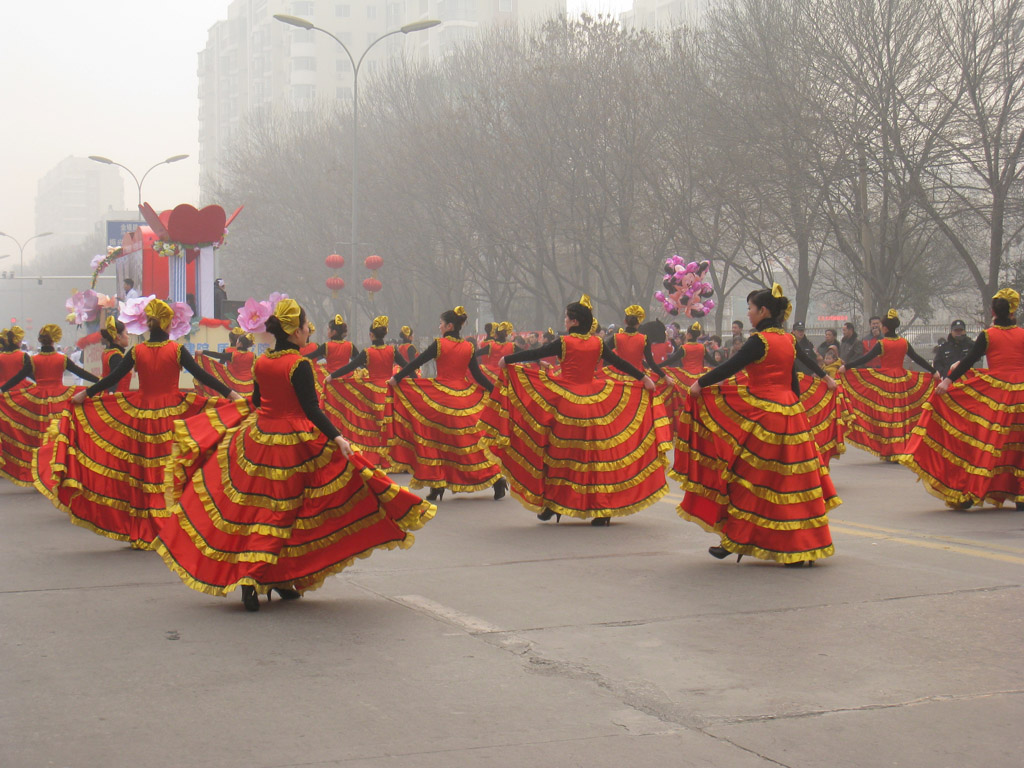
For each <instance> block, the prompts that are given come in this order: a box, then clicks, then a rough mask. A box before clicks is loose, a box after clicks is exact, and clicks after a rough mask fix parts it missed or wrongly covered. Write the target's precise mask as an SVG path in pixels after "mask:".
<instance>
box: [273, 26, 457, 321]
mask: <svg viewBox="0 0 1024 768" xmlns="http://www.w3.org/2000/svg"><path fill="white" fill-rule="evenodd" d="M274 18H275V19H277V20H278V21H280V22H283V23H285V24H290V25H291V26H293V27H298V28H299V29H306V30H309V29H315V30H316V31H317V32H323V33H324V34H325V35H327V36H328V37H330V38H331V39H332V40H334V42H336V43H337V44H338V45H340V46H341V47H342V50H344V51H345V53H346V54H347V55H348V59H349V61H350V62H352V248H351V262H352V268H353V269H355V266H356V263H357V261H356V260H357V259H358V258H359V236H358V227H359V68H360V67H361V66H362V64H363V59H365V58H366V54H368V53H369V52H370V49H371V48H373V46H375V45H376V44H377V43H379V42H380V41H381V40H383V39H384V38H386V37H391V36H392V35H398V34H402V35H408V34H411V33H413V32H422V31H424V30H426V29H432V28H433V27H436V26H438V25H439V24H440V23H441V22H440V21H438V20H437V19H423V20H421V21H414V22H412V23H411V24H405V25H403V26H401V27H399V28H398V29H393V30H391V31H390V32H385V33H384V34H383V35H381V36H380V37H378V38H377V39H376V40H374V41H373V42H372V43H370V44H369V45H368V46H366V49H365V50H364V51H363V53H362V55H361V56H360V57H359V60H358V61H357V60H356V57H355V56H353V55H352V51H350V50H349V49H348V46H347V45H345V44H344V43H343V42H341V40H339V39H338V37H337V36H336V35H334V34H333V33H331V32H329V31H327V30H326V29H323V28H322V27H318V26H316V25H315V24H314V23H313V22H311V21H307V20H306V19H302V18H299V17H298V16H289V15H287V14H284V13H275V14H274ZM352 289H353V290H355V284H354V281H353V284H352ZM351 309H352V310H354V309H355V302H354V301H353V303H352V304H351ZM349 314H350V315H351V314H352V313H351V311H350V312H349ZM349 322H351V320H350V321H349Z"/></svg>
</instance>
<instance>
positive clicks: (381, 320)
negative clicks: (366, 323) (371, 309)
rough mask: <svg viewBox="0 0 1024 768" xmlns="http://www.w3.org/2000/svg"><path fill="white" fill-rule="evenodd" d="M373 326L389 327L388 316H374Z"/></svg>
mask: <svg viewBox="0 0 1024 768" xmlns="http://www.w3.org/2000/svg"><path fill="white" fill-rule="evenodd" d="M370 327H371V328H387V327H388V316H387V315H380V316H379V317H375V318H373V325H371V326H370Z"/></svg>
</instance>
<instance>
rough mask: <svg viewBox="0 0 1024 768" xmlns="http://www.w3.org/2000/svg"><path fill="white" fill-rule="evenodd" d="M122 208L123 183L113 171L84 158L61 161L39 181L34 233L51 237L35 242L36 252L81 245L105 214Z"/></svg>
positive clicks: (117, 173)
mask: <svg viewBox="0 0 1024 768" xmlns="http://www.w3.org/2000/svg"><path fill="white" fill-rule="evenodd" d="M132 204H133V205H134V201H133V202H132ZM124 206H125V202H124V181H123V179H122V177H121V173H120V171H119V170H118V169H117V168H115V167H114V166H112V165H101V164H100V163H96V162H93V161H92V160H89V159H88V158H86V157H66V158H64V159H63V160H61V161H60V162H59V163H57V165H56V166H54V167H53V168H52V169H51V170H50V171H48V172H47V173H46V175H45V176H43V177H42V178H41V179H40V180H39V185H38V191H37V193H36V229H35V231H36V232H53V235H51V236H50V237H46V238H43V239H41V240H38V241H37V242H36V244H35V247H36V248H37V252H38V253H54V252H58V251H62V250H67V249H69V248H74V247H76V246H79V245H81V243H82V241H83V240H85V239H86V238H88V237H94V236H95V235H96V231H97V224H98V222H99V221H100V220H101V219H102V218H103V216H104V215H106V214H107V213H108V211H111V210H121V209H123V208H124Z"/></svg>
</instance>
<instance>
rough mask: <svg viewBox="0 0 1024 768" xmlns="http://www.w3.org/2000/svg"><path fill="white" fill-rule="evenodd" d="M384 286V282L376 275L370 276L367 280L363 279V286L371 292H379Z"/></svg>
mask: <svg viewBox="0 0 1024 768" xmlns="http://www.w3.org/2000/svg"><path fill="white" fill-rule="evenodd" d="M383 287H384V284H383V283H382V282H381V281H380V280H378V279H377V278H376V277H368V278H366V279H365V280H363V288H364V289H365V290H367V291H369V292H370V293H377V291H379V290H380V289H381V288H383Z"/></svg>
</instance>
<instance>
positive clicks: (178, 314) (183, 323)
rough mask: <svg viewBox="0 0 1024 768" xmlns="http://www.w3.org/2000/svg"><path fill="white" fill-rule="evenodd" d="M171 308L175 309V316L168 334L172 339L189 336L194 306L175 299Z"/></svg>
mask: <svg viewBox="0 0 1024 768" xmlns="http://www.w3.org/2000/svg"><path fill="white" fill-rule="evenodd" d="M171 309H173V310H174V317H172V318H171V327H170V328H169V329H168V330H167V335H168V336H170V337H171V338H172V339H180V338H181V337H182V336H187V335H188V334H189V333H191V331H192V307H190V306H189V305H188V304H186V303H185V302H183V301H175V302H172V303H171Z"/></svg>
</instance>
